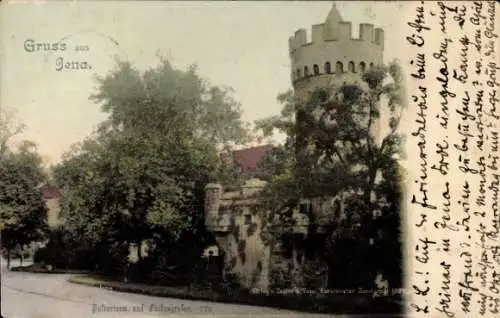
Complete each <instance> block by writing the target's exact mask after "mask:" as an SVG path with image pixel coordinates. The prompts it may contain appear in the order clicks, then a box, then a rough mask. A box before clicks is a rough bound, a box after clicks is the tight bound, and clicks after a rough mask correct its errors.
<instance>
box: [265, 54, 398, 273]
mask: <svg viewBox="0 0 500 318" xmlns="http://www.w3.org/2000/svg"><path fill="white" fill-rule="evenodd" d="M402 83H403V76H402V70H401V68H400V66H399V64H398V63H397V62H393V63H391V64H389V66H387V67H377V68H373V69H371V70H369V71H367V72H365V73H364V74H363V75H362V82H361V83H355V84H346V83H344V84H342V85H339V86H331V87H330V86H329V87H318V88H317V89H316V90H314V91H313V92H312V93H311V94H310V95H309V96H308V97H307V98H306V99H305V100H298V99H297V98H295V97H294V96H293V93H292V92H287V93H285V94H282V95H280V96H279V100H280V101H281V102H283V103H284V107H283V111H282V113H281V114H280V116H273V117H270V118H266V119H263V120H259V121H257V122H256V127H257V128H258V129H260V130H261V131H262V133H263V134H264V135H265V136H269V135H271V134H272V133H273V131H274V130H276V129H277V130H279V131H282V132H285V133H286V134H287V137H288V138H287V141H286V143H285V145H284V147H283V149H286V150H287V151H285V152H284V153H287V154H288V158H287V159H286V160H285V161H284V162H287V165H286V166H287V167H288V169H287V170H285V172H283V169H281V170H280V169H276V168H277V165H276V164H274V165H271V166H272V167H273V168H272V169H270V170H269V171H270V173H271V175H272V174H274V177H272V178H271V183H270V184H268V186H267V189H268V191H264V194H265V199H266V200H267V201H268V202H272V204H271V205H269V206H270V207H278V208H275V209H274V210H275V211H281V212H282V213H281V214H286V215H288V216H289V215H290V209H291V208H293V207H294V206H296V204H297V202H298V199H299V198H316V197H333V196H335V195H336V194H339V193H343V194H348V195H347V196H345V199H344V200H345V202H344V203H345V204H346V206H347V208H346V210H347V214H348V218H347V221H345V222H344V223H343V224H341V226H340V227H338V228H337V229H336V230H335V231H334V232H333V233H331V234H332V238H333V240H334V241H335V242H333V243H334V244H333V245H336V246H337V247H339V246H340V244H339V242H340V241H341V240H347V241H349V242H351V243H353V244H354V245H355V246H358V247H359V248H360V249H362V250H363V251H365V252H363V253H365V254H366V255H369V252H366V251H373V250H374V249H375V247H370V243H369V242H370V239H371V238H373V237H374V235H375V233H377V232H380V230H385V232H384V231H383V232H384V233H385V234H386V236H387V235H389V237H390V239H392V240H393V242H398V243H399V233H398V232H397V231H392V232H391V231H387V227H389V226H392V227H395V228H396V229H398V228H399V226H397V225H398V224H399V198H400V195H401V189H400V186H399V185H400V183H401V182H402V181H401V178H402V176H401V174H400V173H399V169H398V167H399V163H398V160H399V158H401V157H402V156H403V155H404V152H403V143H404V136H403V135H401V134H400V133H399V132H398V126H399V122H400V120H401V116H402V112H403V109H404V99H405V90H404V87H403V86H402ZM383 108H385V109H384V113H387V114H390V119H389V120H388V123H387V127H386V128H385V129H384V127H382V129H380V130H379V131H378V137H379V138H378V139H377V138H376V137H377V136H376V134H374V131H375V128H376V127H377V125H379V124H380V123H381V122H382V118H381V116H380V113H381V111H382V109H383ZM380 125H381V124H380ZM269 160H270V159H269V158H268V159H266V160H265V161H267V162H269ZM280 199H281V202H282V204H279V201H280ZM385 201H387V202H389V203H390V204H389V206H388V207H387V206H385V205H384V202H385ZM276 204H278V205H276ZM287 207H288V208H287ZM380 209H383V210H384V212H385V213H384V217H386V218H390V219H391V225H388V223H381V222H376V223H375V222H374V221H373V211H374V210H380ZM278 214H279V213H278ZM311 217H313V215H311ZM279 218H280V219H282V220H285V221H286V222H293V220H291V219H290V218H287V217H281V215H280V217H279ZM384 228H385V229H384ZM379 243H380V241H379V242H377V243H376V244H375V246H378V247H380V244H379ZM377 244H378V245H377ZM398 248H400V245H399V246H398ZM393 252H394V251H393ZM394 253H395V252H394ZM394 253H393V254H394ZM347 254H349V253H347ZM350 254H351V255H353V254H354V253H353V250H352V248H350ZM336 256H337V259H338V254H337V255H336ZM400 259H401V258H400V257H399V258H398V261H400ZM371 260H373V259H371ZM371 260H367V259H366V257H365V258H364V259H362V260H357V261H355V262H358V263H360V264H361V263H363V262H364V263H365V266H366V264H371V263H370V262H371ZM339 261H340V262H342V261H344V262H345V261H346V260H345V259H344V260H342V259H340V260H339ZM352 261H353V262H354V260H352ZM360 266H361V265H360ZM391 266H392V265H391ZM351 267H352V266H351ZM364 271H365V272H366V271H367V268H364ZM344 276H349V275H344ZM357 277H359V275H358V276H357Z"/></svg>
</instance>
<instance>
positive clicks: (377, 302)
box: [68, 275, 403, 317]
mask: <svg viewBox="0 0 500 318" xmlns="http://www.w3.org/2000/svg"><path fill="white" fill-rule="evenodd" d="M68 281H69V282H70V283H74V284H81V285H86V286H92V287H99V288H105V289H109V290H114V291H118V292H127V293H135V294H143V295H149V296H156V297H170V298H179V299H187V300H202V301H212V302H221V303H233V304H241V305H254V306H263V307H270V308H280V309H287V310H294V311H302V312H309V313H328V314H333V313H342V314H382V316H383V317H389V316H391V317H394V316H393V315H391V313H394V314H395V315H397V314H399V313H400V312H401V310H403V306H401V303H400V302H399V301H397V300H394V299H380V298H379V299H372V298H369V297H365V296H361V295H354V296H348V295H336V296H335V297H331V296H323V297H322V296H320V295H319V296H318V295H316V296H306V295H267V296H266V295H259V294H250V293H247V292H232V293H227V294H222V293H218V292H217V291H215V290H211V289H208V288H206V289H201V288H190V287H188V286H186V287H169V286H155V285H147V284H138V283H124V282H119V281H113V280H111V279H107V278H104V277H99V276H97V275H76V276H72V277H70V278H69V279H68Z"/></svg>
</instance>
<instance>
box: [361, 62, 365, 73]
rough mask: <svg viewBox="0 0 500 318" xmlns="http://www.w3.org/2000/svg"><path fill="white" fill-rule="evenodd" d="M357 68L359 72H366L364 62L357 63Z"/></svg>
mask: <svg viewBox="0 0 500 318" xmlns="http://www.w3.org/2000/svg"><path fill="white" fill-rule="evenodd" d="M359 68H360V70H361V72H364V71H365V70H366V63H365V62H361V63H359Z"/></svg>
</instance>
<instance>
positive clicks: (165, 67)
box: [54, 60, 249, 267]
mask: <svg viewBox="0 0 500 318" xmlns="http://www.w3.org/2000/svg"><path fill="white" fill-rule="evenodd" d="M97 80H98V84H99V89H98V92H97V93H96V94H94V95H92V96H91V99H92V100H93V101H95V102H97V103H99V104H100V105H101V107H102V110H103V111H104V112H106V113H108V114H109V117H108V119H107V120H106V121H105V122H103V123H102V124H101V125H100V127H99V129H98V130H97V131H96V132H95V134H94V136H92V137H91V138H88V139H87V140H85V141H83V142H82V143H81V144H80V145H77V146H76V147H75V148H74V149H73V150H72V151H71V152H69V153H68V154H67V156H66V157H65V158H64V160H63V161H62V163H60V164H59V165H57V166H56V167H55V169H54V176H55V179H56V181H57V184H58V185H59V186H60V188H61V189H62V201H61V202H62V205H61V213H62V214H63V216H64V217H65V219H66V220H67V226H68V228H71V229H72V231H77V232H79V233H81V235H82V236H85V237H91V238H93V241H94V242H96V245H97V244H98V243H97V242H99V244H100V243H102V242H104V244H122V243H123V244H128V243H137V244H140V243H141V242H142V241H144V240H153V241H155V242H156V243H157V244H156V245H159V244H163V242H164V241H168V242H172V245H171V246H170V247H171V248H174V245H175V244H177V248H179V250H180V251H181V250H182V249H184V254H183V255H184V256H186V255H188V254H189V255H190V257H189V258H186V259H185V261H186V262H188V263H189V262H193V261H195V258H196V259H197V258H198V256H199V255H200V253H199V252H200V251H199V250H200V249H201V248H203V244H204V240H206V239H207V235H208V233H206V230H205V228H204V220H203V205H204V204H203V199H204V187H205V185H206V184H207V183H208V182H212V181H214V180H216V179H217V176H218V172H220V171H222V170H223V169H224V168H223V167H222V166H221V164H220V163H219V158H218V151H219V150H220V149H222V148H223V147H231V146H232V145H234V144H239V143H244V142H246V141H248V138H249V136H248V130H247V127H246V125H245V123H243V122H242V121H241V119H240V116H241V110H240V106H239V105H238V103H236V102H235V101H234V100H233V99H232V98H231V96H230V90H228V89H226V88H223V87H218V86H212V85H210V84H209V83H208V82H206V81H205V80H203V79H202V78H200V77H199V75H198V74H197V70H196V68H195V67H190V68H189V69H188V70H187V71H181V70H177V69H175V68H173V67H172V66H171V65H170V64H169V63H168V62H167V61H165V60H161V62H160V64H159V65H158V66H157V67H156V68H152V69H149V70H147V71H145V72H140V71H139V70H137V69H135V68H134V67H133V66H132V65H131V64H130V63H128V62H122V61H118V62H117V67H116V68H115V69H114V70H113V71H111V72H110V73H109V74H108V75H107V76H105V77H103V78H98V79H97ZM179 244H180V245H179ZM153 245H154V244H153ZM179 254H180V255H182V253H179ZM139 257H140V258H142V255H139ZM187 267H189V266H187ZM191 267H192V266H191Z"/></svg>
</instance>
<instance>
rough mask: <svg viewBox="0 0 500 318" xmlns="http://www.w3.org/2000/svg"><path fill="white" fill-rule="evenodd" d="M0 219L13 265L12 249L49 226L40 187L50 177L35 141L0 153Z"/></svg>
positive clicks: (42, 234) (39, 235)
mask: <svg viewBox="0 0 500 318" xmlns="http://www.w3.org/2000/svg"><path fill="white" fill-rule="evenodd" d="M0 180H1V181H0V220H1V235H2V248H3V249H5V250H6V254H7V262H8V264H7V266H8V267H10V256H11V251H12V250H14V249H16V248H20V249H21V250H22V249H23V247H24V246H25V245H28V244H30V243H31V242H36V241H40V240H42V239H43V238H44V237H45V234H46V233H47V230H48V225H47V207H46V205H45V202H44V201H43V198H42V195H41V193H40V191H39V190H38V188H37V187H38V186H39V184H40V183H42V182H43V181H45V180H46V176H45V174H44V172H43V168H42V160H41V158H40V156H39V155H38V153H37V152H36V147H35V145H34V144H33V143H31V142H24V143H22V144H21V146H20V147H19V149H17V151H10V150H9V149H7V148H6V149H4V153H3V154H2V155H1V156H0Z"/></svg>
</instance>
